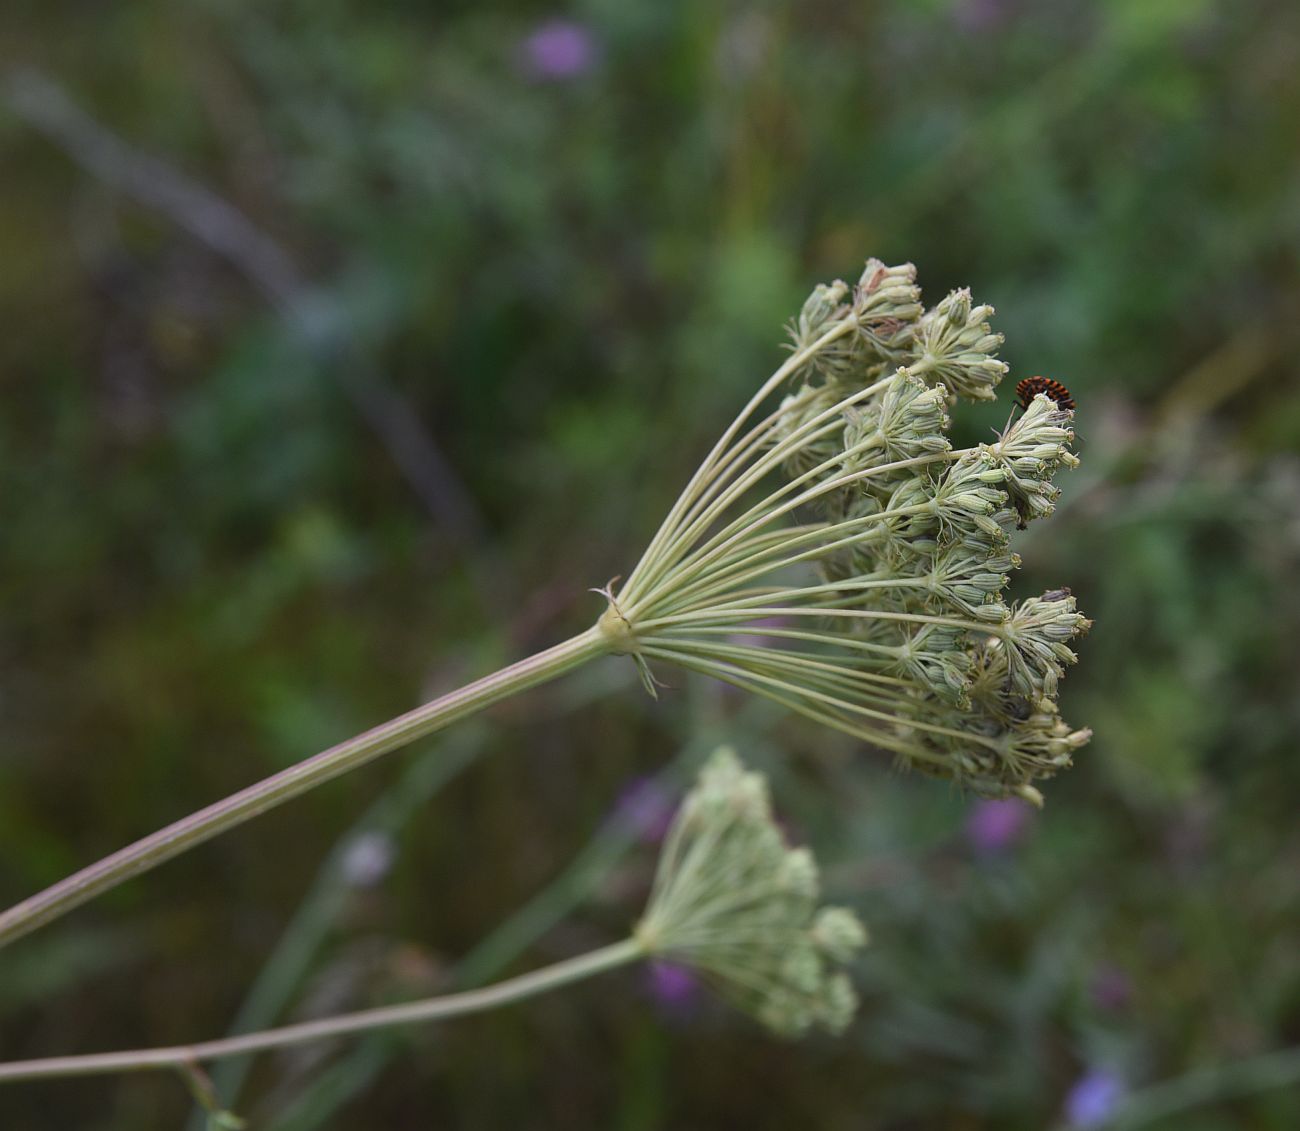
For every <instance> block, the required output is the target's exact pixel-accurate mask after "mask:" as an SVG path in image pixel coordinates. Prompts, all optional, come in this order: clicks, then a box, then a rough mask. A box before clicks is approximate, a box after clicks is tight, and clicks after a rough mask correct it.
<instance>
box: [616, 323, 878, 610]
mask: <svg viewBox="0 0 1300 1131" xmlns="http://www.w3.org/2000/svg"><path fill="white" fill-rule="evenodd" d="M853 328H854V323H853V322H852V320H849V319H846V320H845V321H844V322H842V323H839V324H838V325H836V326H835V327H834V328H832V329H831V330H829V331H828V332H827V333H825V334H823V335H822V336H821V337H820V338H818V339H817V341H815V342H813V343H811V344H810V345H808V346H806V347H805V348H804V349H802V350H800V351H799V352H798V353H795V354H792V355H791V356H790V357H788V358H787V359H786V361H785V363H784V364H783V365H782V366H781V367H780V368H778V369H777V370H776V372H775V373H773V374H772V376H770V377H769V378H768V379H767V380H766V381H765V382H763V385H762V387H761V388H760V389H759V390H758V392H756V393H755V394H754V395H753V396H752V397H750V399H749V403H748V404H746V405H745V407H744V408H742V409H741V410H740V413H739V415H738V416H737V417H736V418H735V420H733V421H732V422H731V424H730V425H728V427H727V430H726V431H725V432H723V434H722V436H721V437H719V439H718V442H717V443H716V444H714V445H713V450H712V451H710V452H709V454H708V455H707V456H706V457H705V459H704V462H703V463H702V464H700V466H699V468H698V469H697V470H696V472H695V474H694V475H692V476H691V478H690V481H689V482H688V483H687V484H686V488H685V490H683V491H682V493H681V495H680V496H679V497H678V499H677V501H676V502H675V503H674V504H673V506H672V509H671V510H669V512H668V517H667V518H665V519H664V521H663V523H662V524H661V525H660V527H659V529H658V531H656V532H655V536H654V537H653V538H652V539H651V540H650V545H649V546H648V547H647V549H646V552H645V554H644V555H643V556H642V558H641V561H640V562H639V563H638V564H637V566H636V568H635V569H634V570H633V571H632V576H631V577H629V578H628V580H627V585H626V587H625V589H634V588H635V585H636V582H637V581H638V579H639V577H640V576H643V575H644V574H645V573H648V572H649V571H650V570H651V568H652V567H653V564H654V562H655V560H656V558H657V557H658V554H659V550H660V548H661V547H662V546H663V545H664V543H665V542H666V541H668V539H669V538H670V537H671V536H672V535H673V534H674V533H675V531H676V529H677V525H678V523H679V522H680V520H681V518H682V516H683V513H684V512H685V511H686V510H688V509H689V508H690V506H691V505H692V504H693V503H694V502H695V499H696V498H697V497H698V495H699V493H700V491H701V489H702V488H703V487H704V486H705V485H706V484H707V481H708V480H709V479H710V478H712V476H713V474H714V473H715V472H716V464H717V462H718V460H719V458H720V457H721V456H722V455H723V454H724V453H725V452H726V450H727V448H728V447H729V446H730V444H731V442H732V440H733V439H735V437H736V433H738V432H739V431H740V429H741V427H742V426H743V425H744V423H745V421H746V420H747V419H748V418H749V417H750V416H751V415H752V414H753V412H754V410H755V409H756V408H758V406H759V405H760V404H762V403H763V401H764V400H765V399H767V397H768V396H769V395H770V394H771V393H772V392H773V391H774V390H776V389H777V388H779V387H780V385H781V382H782V381H784V380H785V379H786V378H787V377H789V376H790V374H792V373H794V372H796V371H797V370H798V369H799V367H800V366H802V365H804V364H806V363H807V362H808V360H809V359H810V358H812V357H813V356H814V355H815V354H816V353H817V352H818V351H819V350H821V349H824V348H825V347H826V346H827V345H829V344H830V343H831V342H833V341H834V340H835V339H836V338H841V337H843V336H844V335H845V334H847V333H849V332H850V331H852V330H853Z"/></svg>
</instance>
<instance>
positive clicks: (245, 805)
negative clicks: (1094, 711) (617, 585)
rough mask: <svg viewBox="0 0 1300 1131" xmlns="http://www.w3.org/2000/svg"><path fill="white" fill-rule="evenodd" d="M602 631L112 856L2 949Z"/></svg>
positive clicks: (6, 927)
mask: <svg viewBox="0 0 1300 1131" xmlns="http://www.w3.org/2000/svg"><path fill="white" fill-rule="evenodd" d="M610 643H611V642H610V639H609V637H608V636H607V635H606V634H605V633H604V632H603V631H602V630H601V629H600V628H599V626H596V627H593V628H590V629H588V630H587V631H586V632H583V633H579V634H578V635H577V636H574V637H572V638H571V639H569V640H566V641H564V642H563V643H562V644H557V645H556V646H555V647H553V648H549V649H547V650H546V651H544V652H539V653H537V655H535V656H530V657H529V658H528V659H526V660H521V661H520V662H519V663H517V664H512V665H511V666H509V667H506V668H502V669H501V670H500V671H498V672H494V673H493V674H492V675H489V676H486V677H484V678H483V679H480V680H476V681H475V682H474V683H471V684H468V685H467V686H465V687H462V688H460V689H459V690H457V691H452V692H450V693H448V694H447V695H443V696H441V697H440V698H438V699H435V700H433V701H432V702H430V703H426V704H424V705H423V706H421V707H416V708H415V709H414V710H413V711H408V712H407V713H406V714H404V715H399V716H398V717H397V718H395V719H390V720H389V721H388V722H386V723H383V724H381V725H380V726H377V727H375V728H374V729H373V730H368V731H366V732H365V733H364V734H360V735H357V736H356V737H355V738H350V739H348V741H346V742H342V743H340V744H339V745H338V746H331V747H330V748H329V749H328V750H324V751H322V752H321V753H319V754H316V755H313V756H312V757H310V758H307V759H306V760H304V761H302V762H299V763H298V764H297V765H294V766H290V767H289V768H288V769H287V770H282V771H280V773H278V774H274V775H272V776H271V777H269V778H266V779H264V780H263V781H260V782H258V783H257V784H256V785H251V786H249V787H248V788H247V789H243V790H241V791H240V792H239V793H235V794H231V796H229V797H226V798H223V799H222V800H221V801H218V802H216V803H215V804H212V805H209V806H208V807H207V808H206V809H200V810H199V811H198V812H197V813H191V814H190V815H189V816H188V817H183V818H181V819H180V820H179V821H176V822H175V823H173V824H170V825H168V826H167V827H166V828H164V829H160V830H159V831H158V832H156V833H153V834H151V835H150V836H147V837H144V838H143V839H142V840H138V841H136V842H135V843H134V844H132V845H129V846H127V847H126V848H123V849H121V850H120V851H118V852H115V853H113V854H112V855H111V856H106V857H104V859H102V860H100V861H98V862H96V863H94V864H91V865H90V866H89V867H87V868H83V869H82V870H81V871H79V872H76V873H74V874H73V875H71V876H69V877H68V878H67V879H64V880H60V881H59V882H58V883H57V884H54V885H53V886H52V887H48V888H46V889H45V890H44V891H42V892H39V893H38V894H36V895H33V896H31V897H30V898H29V899H26V900H24V901H23V902H22V903H19V904H17V905H16V906H14V907H11V908H10V909H9V910H8V911H6V912H4V913H3V914H0V947H3V946H5V945H6V944H8V943H11V942H13V941H14V940H15V939H18V938H21V937H22V936H23V935H25V934H28V933H29V932H31V931H34V930H36V928H38V927H40V926H43V925H44V924H46V923H49V922H51V921H52V920H54V919H57V918H59V917H60V916H62V915H65V914H67V913H68V912H69V911H71V910H72V909H73V908H74V907H77V906H79V905H80V904H82V903H85V902H86V901H87V900H89V899H93V898H94V897H95V896H97V895H100V894H102V893H103V892H105V891H108V890H109V889H110V888H114V887H116V886H117V885H118V884H121V883H123V882H124V881H126V880H129V879H130V878H131V877H133V876H138V875H140V874H141V873H143V872H147V871H149V870H150V869H152V868H156V867H157V866H158V865H159V864H162V863H163V862H164V861H166V860H170V859H171V858H172V857H173V856H177V855H179V854H180V853H182V852H184V851H186V850H187V849H190V848H193V847H194V846H195V845H198V844H202V843H203V842H204V841H206V840H210V839H211V838H212V837H214V836H216V835H217V834H218V833H222V832H225V831H226V830H227V829H232V828H234V827H235V826H236V825H240V824H243V823H244V822H245V821H247V820H249V819H250V818H252V817H256V816H257V815H258V814H260V813H265V812H266V811H267V810H268V809H273V808H275V807H276V806H277V805H281V804H283V803H284V802H286V801H288V800H290V799H291V798H294V797H297V796H298V795H299V794H302V793H306V792H307V791H308V790H309V789H312V788H314V787H315V786H318V785H320V784H322V783H323V782H327V781H329V780H330V779H331V778H336V777H338V776H339V775H340V774H345V773H347V772H348V771H349V770H353V769H356V768H357V767H358V766H364V765H365V764H366V763H367V762H370V761H373V760H374V759H375V758H378V757H379V756H380V755H382V754H387V753H389V752H391V751H393V750H396V749H398V748H399V747H402V746H405V745H406V744H407V743H409V742H413V741H414V740H415V739H417V738H423V737H424V736H425V735H429V734H432V733H434V732H435V731H438V730H441V729H442V728H443V727H445V726H448V725H449V724H451V723H454V722H456V721H457V720H459V719H463V718H466V717H467V716H469V715H472V714H474V713H475V712H477V711H481V710H483V708H485V707H487V706H489V705H490V704H492V703H496V702H498V701H499V700H501V699H505V698H507V697H508V696H511V695H514V694H517V693H518V692H520V691H523V690H525V689H526V688H529V687H533V686H535V685H536V684H539V683H544V682H546V681H548V680H551V679H554V678H556V677H557V676H560V675H563V674H564V673H565V672H568V671H571V670H572V669H574V668H576V667H579V666H581V665H582V664H584V663H586V662H587V661H588V660H590V659H592V658H594V657H596V656H598V655H601V654H603V653H606V652H608V651H610Z"/></svg>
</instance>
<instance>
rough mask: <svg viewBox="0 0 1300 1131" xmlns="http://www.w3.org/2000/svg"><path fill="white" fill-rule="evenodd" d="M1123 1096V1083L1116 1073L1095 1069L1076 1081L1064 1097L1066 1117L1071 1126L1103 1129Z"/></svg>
mask: <svg viewBox="0 0 1300 1131" xmlns="http://www.w3.org/2000/svg"><path fill="white" fill-rule="evenodd" d="M1123 1097H1124V1081H1123V1080H1121V1079H1120V1078H1119V1077H1118V1076H1117V1075H1116V1074H1115V1073H1114V1072H1110V1071H1108V1070H1107V1069H1104V1068H1093V1069H1090V1070H1089V1071H1087V1072H1085V1073H1084V1074H1083V1075H1082V1076H1080V1077H1079V1079H1078V1080H1076V1081H1075V1082H1074V1087H1072V1088H1071V1089H1070V1092H1069V1094H1068V1095H1067V1096H1066V1097H1065V1118H1066V1120H1067V1122H1068V1125H1069V1126H1070V1127H1100V1126H1101V1125H1102V1124H1103V1123H1105V1122H1106V1121H1107V1120H1108V1119H1109V1118H1110V1117H1111V1116H1112V1115H1114V1114H1115V1109H1116V1108H1117V1107H1118V1106H1119V1102H1120V1100H1121V1099H1123Z"/></svg>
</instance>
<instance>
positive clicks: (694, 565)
mask: <svg viewBox="0 0 1300 1131" xmlns="http://www.w3.org/2000/svg"><path fill="white" fill-rule="evenodd" d="M992 314H993V310H992V308H991V307H989V306H982V305H976V304H975V303H973V301H972V299H971V296H970V293H969V292H968V291H966V290H957V291H953V292H952V293H951V294H949V295H947V296H946V297H945V298H944V299H943V300H942V301H940V302H939V303H938V304H937V305H936V306H934V307H933V308H932V309H929V310H926V309H925V308H924V307H923V305H922V303H921V292H920V289H919V288H918V287H917V285H916V273H915V269H914V268H913V267H912V265H911V264H903V265H900V266H893V267H890V266H886V265H885V264H883V263H881V262H879V261H878V260H869V261H868V263H867V265H866V269H865V270H864V271H863V273H862V276H861V278H860V279H859V281H858V283H857V285H856V286H854V287H852V288H850V287H849V286H848V284H846V283H844V282H842V281H836V282H833V283H830V284H824V285H820V286H818V287H817V288H815V289H814V291H813V293H812V294H811V295H810V296H809V298H808V300H807V302H806V303H805V304H804V307H803V309H802V310H801V311H800V313H799V315H798V316H797V317H796V318H795V319H794V320H793V321H792V323H791V325H790V336H791V339H792V342H793V356H792V357H791V358H790V360H789V361H788V362H787V363H786V365H785V366H783V367H782V368H781V370H778V372H777V373H776V374H775V375H774V376H773V378H772V379H770V380H769V381H768V382H767V383H766V384H765V385H764V386H763V387H762V388H761V389H760V390H759V391H758V393H757V394H756V395H755V397H754V399H753V400H751V402H750V404H749V405H748V406H747V407H746V409H745V410H744V412H742V414H741V415H740V417H738V418H737V420H736V421H735V422H734V423H733V424H732V426H731V427H730V428H729V429H728V430H727V432H726V433H725V434H724V436H723V438H722V440H721V441H720V442H719V444H718V445H717V446H716V447H715V448H714V450H713V452H712V453H710V455H709V457H708V458H707V459H706V460H705V462H704V464H703V465H702V467H701V468H700V470H699V471H698V472H697V473H696V476H695V477H694V479H692V481H691V483H690V484H689V485H688V487H687V489H686V491H685V492H684V493H683V495H682V497H681V498H680V499H679V500H678V502H677V504H676V505H675V506H674V508H673V510H672V511H671V512H670V514H669V516H668V519H667V520H666V521H665V523H664V525H663V527H662V528H661V529H660V531H659V533H658V534H657V535H656V537H655V540H654V541H653V542H652V543H651V546H650V548H649V550H647V553H646V555H645V556H644V557H643V558H642V560H641V562H640V563H639V564H638V566H637V569H636V570H635V571H634V572H633V574H632V576H631V577H630V578H629V580H628V584H627V586H626V587H625V588H624V590H623V591H622V593H621V594H619V595H618V598H617V600H618V610H619V616H620V618H621V622H622V624H623V625H625V626H626V629H627V635H628V650H631V651H634V652H635V654H636V655H637V657H638V660H639V662H640V663H641V664H643V665H646V664H649V663H650V662H652V661H654V660H664V661H670V662H673V663H677V664H681V665H683V666H686V667H689V668H693V669H696V670H700V671H704V672H707V673H709V674H711V675H714V676H717V677H719V678H721V679H725V680H727V681H729V682H731V683H733V684H736V685H737V686H740V687H744V688H747V689H749V690H752V691H755V692H757V693H759V694H763V695H766V696H768V697H769V698H772V699H775V700H777V701H778V702H781V703H784V704H785V705H787V706H789V707H790V708H792V709H794V710H796V711H799V712H800V713H802V714H804V715H807V716H809V717H811V718H814V719H817V720H818V721H820V722H822V723H825V724H827V725H829V726H832V727H834V728H836V729H838V730H841V731H845V732H847V733H849V734H852V735H855V736H858V737H860V738H862V739H864V740H866V741H868V742H870V743H872V744H873V745H876V746H879V747H883V748H885V749H888V750H891V751H893V752H894V753H895V754H896V755H897V757H898V759H899V761H900V762H901V763H902V764H904V765H907V766H913V767H916V768H917V769H920V770H922V771H924V772H927V773H931V774H934V775H937V776H940V777H946V778H949V779H952V780H954V781H957V782H959V783H960V784H962V785H963V786H965V787H968V788H970V789H972V790H974V791H976V792H978V793H981V794H985V795H990V796H1005V795H1007V794H1018V795H1020V796H1022V797H1025V798H1027V799H1029V800H1031V801H1035V802H1037V801H1040V800H1041V797H1040V795H1039V793H1038V790H1037V789H1036V788H1035V787H1034V785H1033V784H1032V783H1033V782H1034V781H1035V780H1037V779H1039V778H1044V777H1049V776H1051V775H1052V774H1053V773H1055V772H1056V771H1057V770H1059V769H1060V768H1062V767H1064V766H1067V765H1068V764H1069V763H1070V759H1071V756H1072V754H1073V753H1074V751H1076V750H1077V749H1079V748H1080V747H1081V746H1082V745H1084V743H1086V742H1087V740H1088V737H1089V732H1088V731H1086V730H1074V729H1071V728H1070V727H1068V726H1067V725H1066V724H1065V723H1064V722H1062V721H1061V719H1060V717H1059V714H1058V712H1057V707H1056V695H1057V688H1058V684H1059V681H1060V678H1061V676H1062V674H1063V672H1064V669H1065V667H1066V666H1067V665H1068V664H1071V663H1073V662H1074V659H1075V656H1074V652H1073V651H1072V649H1071V648H1070V642H1071V641H1072V640H1073V638H1074V637H1076V636H1077V635H1079V634H1080V633H1082V632H1083V631H1085V630H1086V629H1087V627H1088V624H1089V622H1088V621H1087V620H1086V619H1085V618H1084V617H1083V616H1082V615H1081V614H1080V613H1079V612H1078V611H1077V609H1076V607H1075V602H1074V598H1073V597H1072V596H1071V595H1070V593H1069V591H1068V590H1065V589H1058V590H1054V591H1052V592H1050V593H1047V594H1044V595H1043V596H1041V597H1036V598H1029V599H1026V600H1022V601H1015V600H1012V599H1010V598H1008V596H1007V594H1006V590H1007V586H1008V582H1009V578H1010V575H1011V574H1012V572H1013V571H1014V570H1015V569H1016V568H1017V567H1018V566H1019V564H1020V559H1019V557H1018V556H1017V555H1016V554H1015V552H1014V551H1013V550H1012V548H1011V539H1012V536H1013V534H1014V532H1015V531H1016V530H1017V529H1019V528H1022V527H1024V526H1025V525H1026V524H1027V523H1029V522H1031V521H1035V520H1038V519H1041V518H1044V517H1046V516H1047V515H1049V514H1051V513H1052V511H1053V509H1054V508H1055V505H1056V501H1057V498H1058V495H1059V491H1058V489H1057V487H1056V486H1055V485H1054V483H1053V479H1054V477H1055V475H1056V473H1057V472H1058V471H1060V470H1061V469H1062V468H1072V467H1074V466H1076V464H1077V463H1078V460H1077V458H1076V457H1075V455H1074V454H1073V452H1072V451H1071V446H1072V444H1073V440H1074V434H1073V431H1072V428H1071V424H1072V420H1073V412H1072V411H1071V408H1070V407H1069V406H1067V405H1066V404H1064V403H1061V402H1060V401H1059V400H1058V399H1057V398H1054V396H1053V395H1051V394H1052V392H1053V390H1052V389H1044V390H1039V391H1037V392H1035V394H1034V395H1033V396H1032V397H1031V398H1030V399H1029V400H1028V403H1027V406H1026V408H1025V411H1024V413H1023V414H1022V415H1021V416H1020V417H1019V418H1018V419H1016V420H1014V422H1012V423H1011V424H1009V425H1008V427H1007V428H1006V430H1005V431H1004V432H1003V433H1002V434H1001V435H1000V436H998V438H997V439H996V440H995V441H994V442H992V443H986V444H978V445H976V446H974V447H971V448H966V449H961V450H957V449H954V448H953V445H952V443H951V441H950V440H949V438H948V429H949V425H950V420H949V412H950V410H951V409H952V407H953V406H954V405H955V404H956V402H957V401H958V399H959V398H960V399H966V400H972V401H984V400H991V399H993V398H994V397H995V396H996V389H997V386H998V383H999V382H1000V381H1001V379H1002V377H1003V376H1004V375H1005V373H1006V368H1007V367H1006V365H1005V364H1004V363H1003V362H1002V361H1000V360H998V358H997V356H996V354H997V351H998V349H999V348H1000V346H1001V344H1002V336H1001V335H1000V334H997V333H995V332H993V330H992V329H991V327H990V325H989V318H990V316H991V315H992ZM782 392H784V394H785V395H784V397H783V399H781V400H780V401H779V403H775V404H773V403H772V398H773V397H775V396H777V395H779V394H780V393H782ZM1067 398H1068V394H1067Z"/></svg>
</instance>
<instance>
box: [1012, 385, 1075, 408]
mask: <svg viewBox="0 0 1300 1131" xmlns="http://www.w3.org/2000/svg"><path fill="white" fill-rule="evenodd" d="M1039 393H1042V394H1043V396H1045V397H1051V399H1052V400H1054V401H1055V402H1056V403H1057V404H1058V405H1060V406H1061V408H1068V409H1073V408H1074V398H1073V397H1072V396H1070V390H1069V389H1067V388H1066V387H1065V386H1064V385H1062V384H1061V382H1060V381H1054V380H1052V378H1051V377H1026V378H1025V379H1024V380H1023V381H1021V382H1020V383H1019V384H1018V385H1017V386H1016V398H1017V399H1018V400H1019V401H1020V407H1021V408H1023V409H1025V410H1026V411H1028V409H1029V405H1030V402H1031V401H1033V399H1034V398H1035V397H1036V396H1038V394H1039Z"/></svg>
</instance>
